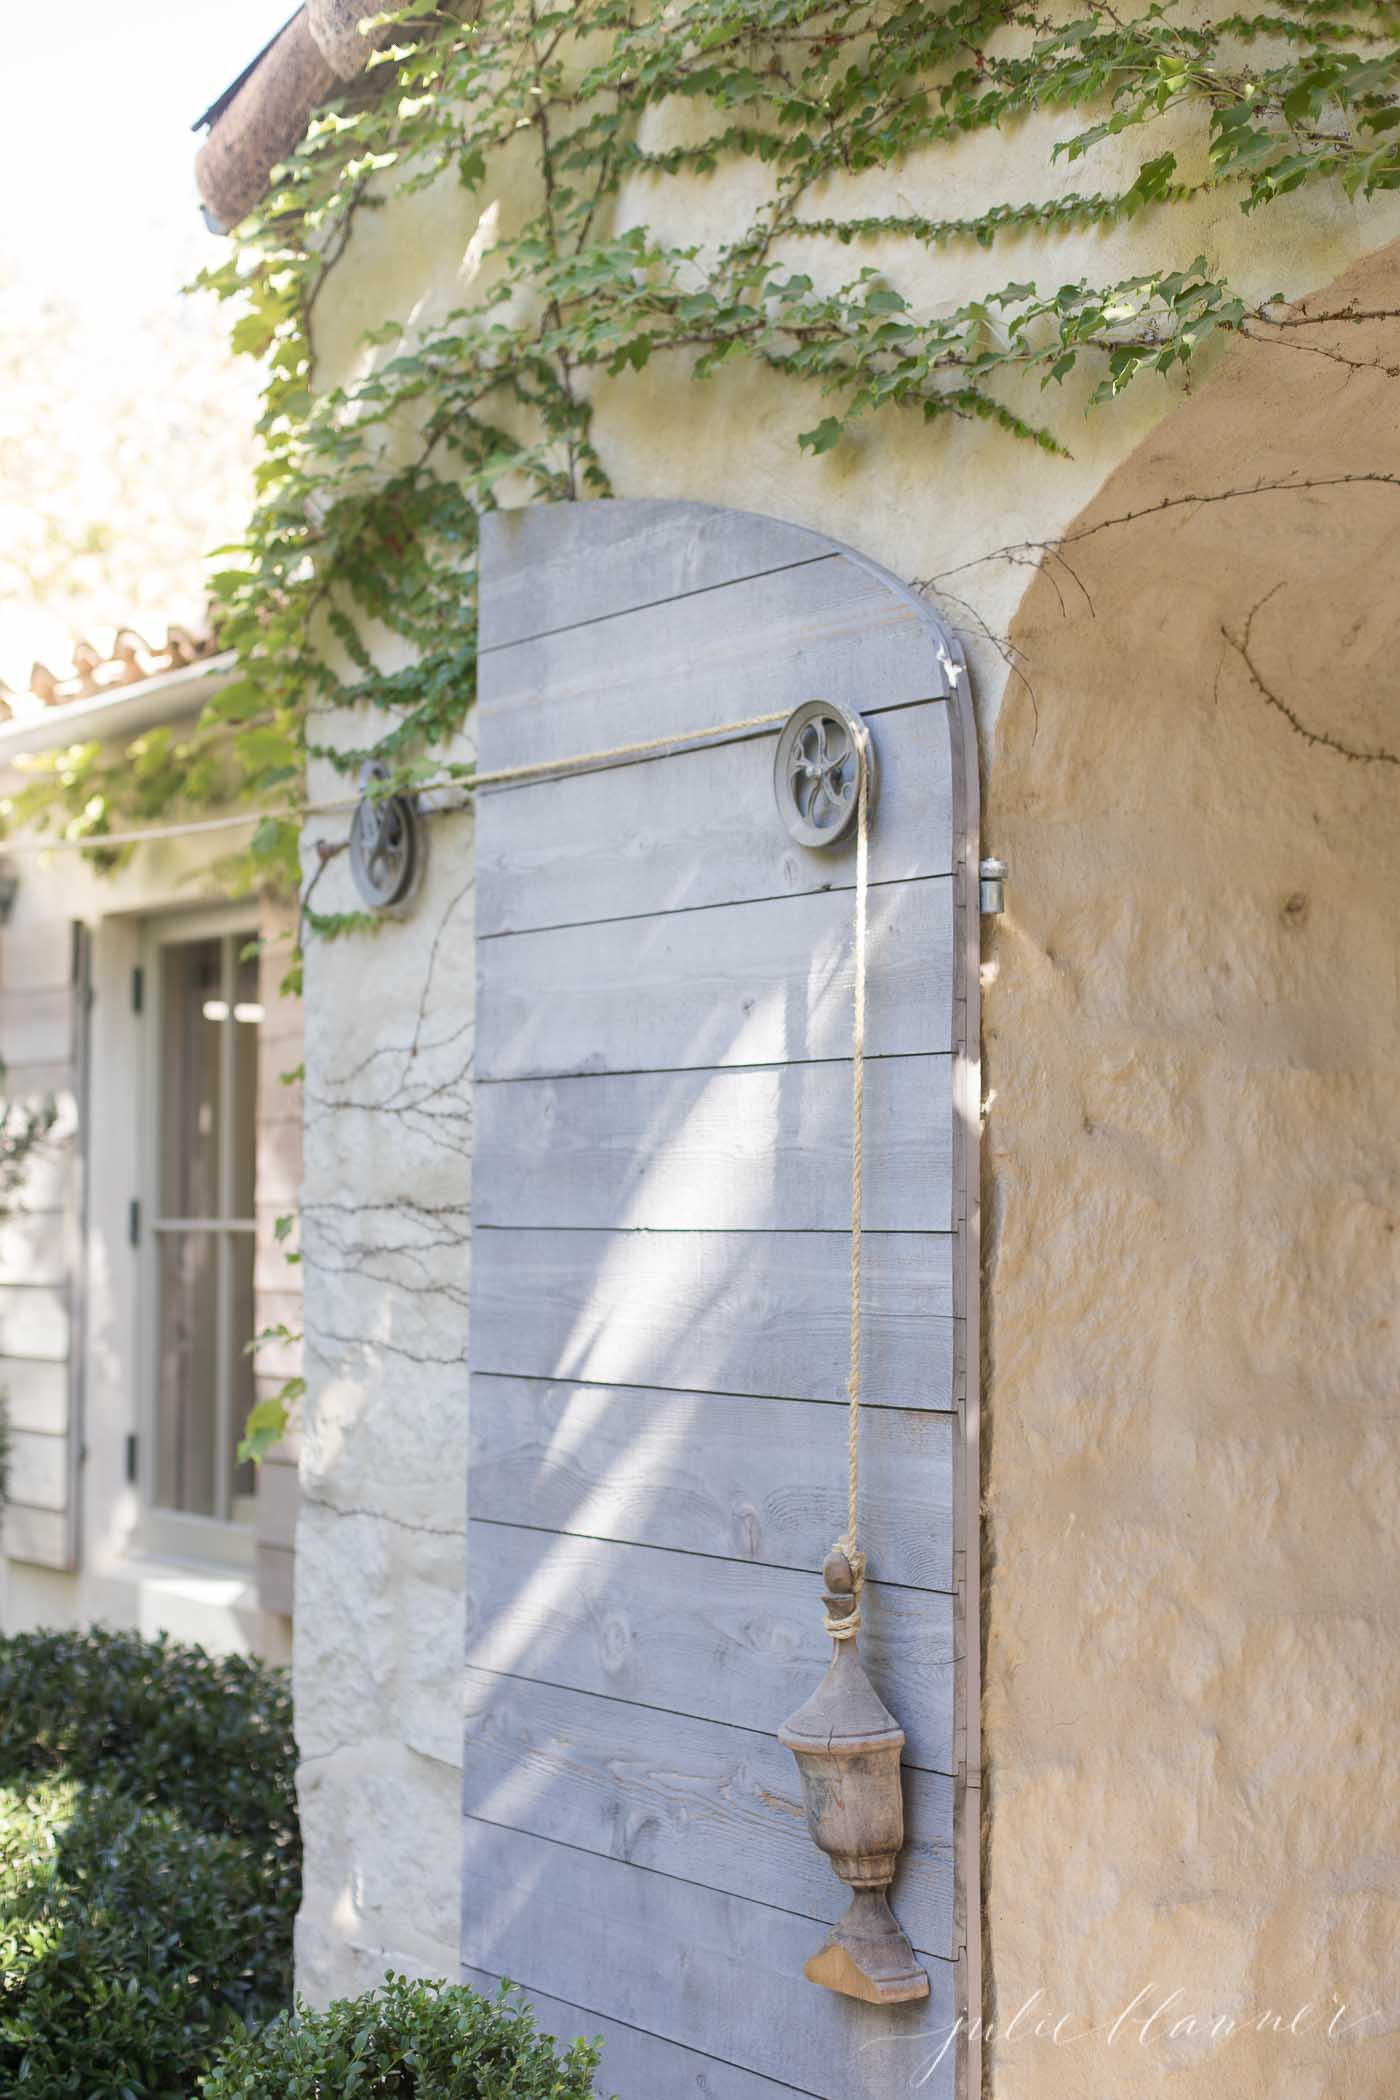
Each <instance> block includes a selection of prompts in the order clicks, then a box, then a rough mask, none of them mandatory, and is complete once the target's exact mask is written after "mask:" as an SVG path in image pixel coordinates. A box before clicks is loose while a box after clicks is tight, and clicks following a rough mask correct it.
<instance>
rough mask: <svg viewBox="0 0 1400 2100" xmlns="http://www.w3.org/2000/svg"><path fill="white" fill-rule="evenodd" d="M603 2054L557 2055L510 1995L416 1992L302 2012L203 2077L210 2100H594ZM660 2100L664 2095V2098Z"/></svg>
mask: <svg viewBox="0 0 1400 2100" xmlns="http://www.w3.org/2000/svg"><path fill="white" fill-rule="evenodd" d="M597 2066H598V2049H597V2045H596V2044H595V2043H593V2042H590V2041H586V2040H580V2041H575V2042H571V2043H570V2044H569V2045H568V2047H567V2048H566V2049H564V2051H563V2052H562V2054H561V2053H560V2051H559V2050H558V2049H557V2048H556V2046H555V2044H554V2042H553V2041H551V2040H550V2038H549V2037H548V2036H547V2035H542V2034H541V2033H540V2032H539V2030H538V2028H537V2027H536V2025H535V2021H534V2017H533V2015H532V2013H531V2012H530V2010H529V2008H528V2007H527V2006H525V2005H522V2004H520V2003H519V2002H518V2001H513V2000H512V1998H511V1997H510V1995H509V1993H508V1992H507V1990H506V1989H505V1987H502V1990H501V1993H500V1995H499V1996H498V1997H496V1998H483V1997H482V1996H481V1995H480V1993H478V1992H476V1991H472V1990H468V1989H467V1987H466V1986H465V1985H464V1984H448V1983H410V1982H409V1980H408V1978H407V1977H404V1976H393V1975H390V1976H389V1977H387V1978H386V1980H385V1983H384V1985H383V1988H382V1989H381V1990H378V1991H367V1992H366V1993H365V1994H364V1996H363V1997H360V1998H343V1999H340V2000H338V2001H337V2003H336V2004H334V2005H332V2006H331V2007H330V2008H329V2010H328V2011H326V2012H313V2011H312V2010H311V2008H310V2007H309V2006H307V2005H304V2004H299V2005H298V2006H297V2008H296V2011H295V2013H294V2014H292V2015H290V2016H286V2017H284V2018H282V2019H280V2020H276V2021H274V2022H273V2023H272V2025H271V2026H269V2027H267V2028H265V2029H264V2030H263V2032H262V2033H261V2034H258V2035H247V2036H244V2037H242V2038H240V2039H238V2040H236V2041H234V2042H233V2043H232V2044H231V2045H230V2046H229V2047H228V2048H227V2049H226V2050H225V2052H224V2054H223V2055H222V2057H221V2058H220V2059H219V2062H218V2064H217V2065H216V2066H215V2068H214V2070H213V2071H212V2072H211V2073H210V2075H209V2076H208V2077H207V2078H206V2079H205V2080H204V2084H203V2088H202V2091H203V2096H204V2100H593V2093H594V2086H593V2074H594V2072H595V2070H596V2069H597ZM658 2100H660V2096H658Z"/></svg>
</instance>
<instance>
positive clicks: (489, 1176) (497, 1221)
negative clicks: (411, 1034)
mask: <svg viewBox="0 0 1400 2100" xmlns="http://www.w3.org/2000/svg"><path fill="white" fill-rule="evenodd" d="M475 1130H476V1152H475V1165H474V1169H473V1176H472V1208H473V1215H474V1216H475V1217H476V1219H477V1220H478V1222H479V1223H481V1224H483V1225H596V1226H604V1225H623V1226H629V1227H633V1228H637V1227H646V1228H648V1229H650V1230H652V1231H667V1232H674V1231H679V1230H682V1229H684V1228H687V1227H688V1228H690V1229H691V1230H693V1231H705V1232H714V1231H764V1230H776V1231H794V1232H809V1231H822V1232H839V1231H840V1230H841V1229H842V1228H843V1226H845V1225H846V1224H847V1223H848V1222H849V1218H850V1203H851V1197H850V1172H851V1068H850V1065H849V1064H848V1063H832V1064H819V1065H759V1066H738V1067H730V1068H729V1069H727V1070H720V1071H717V1072H694V1073H691V1072H680V1073H676V1072H636V1073H625V1074H619V1075H611V1076H607V1075H599V1076H598V1077H581V1078H570V1079H523V1080H511V1081H506V1082H504V1083H502V1084H499V1085H496V1086H486V1087H482V1088H481V1089H480V1090H479V1091H478V1093H477V1095H476V1126H475ZM952 1150H953V1108H952V1061H951V1059H949V1058H947V1057H900V1058H874V1059H871V1060H869V1061H868V1062H867V1064H866V1068H865V1118H864V1152H865V1169H864V1184H865V1222H866V1225H867V1227H868V1228H869V1230H870V1231H872V1232H946V1231H948V1230H949V1228H950V1226H951V1223H952V1218H951V1208H952V1205H951V1192H952Z"/></svg>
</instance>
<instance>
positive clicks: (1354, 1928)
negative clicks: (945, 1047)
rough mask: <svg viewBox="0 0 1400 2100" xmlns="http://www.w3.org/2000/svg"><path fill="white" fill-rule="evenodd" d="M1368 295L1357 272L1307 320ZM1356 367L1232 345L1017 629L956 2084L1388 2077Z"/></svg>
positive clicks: (1391, 1289) (1379, 948)
mask: <svg viewBox="0 0 1400 2100" xmlns="http://www.w3.org/2000/svg"><path fill="white" fill-rule="evenodd" d="M1398 293H1400V254H1397V252H1396V251H1394V250H1391V251H1388V252H1386V253H1385V254H1384V255H1382V256H1380V257H1378V258H1376V259H1375V260H1373V261H1372V262H1370V263H1367V264H1365V265H1363V266H1361V267H1360V268H1358V269H1357V270H1355V271H1353V272H1352V273H1351V274H1350V275H1349V276H1348V277H1347V278H1346V279H1344V280H1343V282H1342V283H1341V284H1340V285H1338V286H1336V287H1335V288H1333V289H1332V290H1331V291H1329V292H1328V293H1327V295H1326V296H1325V298H1324V299H1320V300H1317V301H1315V302H1314V306H1315V308H1316V309H1317V310H1319V311H1320V310H1323V309H1324V308H1327V309H1332V308H1339V307H1341V306H1343V305H1345V304H1348V303H1355V304H1356V305H1357V306H1359V307H1362V308H1381V309H1391V310H1394V309H1396V308H1397V306H1400V298H1397V294H1398ZM1303 344H1306V346H1307V347H1306V348H1304V347H1302V345H1303ZM1338 357H1340V358H1344V359H1345V360H1347V362H1345V363H1338V362H1336V361H1335V359H1336V358H1338ZM1397 362H1400V333H1398V332H1397V326H1396V323H1395V322H1394V321H1388V322H1385V323H1383V324H1381V325H1379V326H1376V327H1372V328H1357V327H1354V326H1353V327H1332V328H1312V329H1308V330H1307V331H1304V332H1300V343H1299V347H1298V348H1296V349H1274V348H1257V349H1253V348H1250V349H1241V350H1237V351H1236V352H1235V353H1233V354H1232V357H1231V360H1230V363H1229V366H1228V369H1227V370H1226V371H1225V372H1223V373H1222V374H1221V375H1220V376H1219V377H1218V378H1217V379H1216V381H1215V382H1214V384H1213V385H1212V386H1210V387H1208V388H1206V389H1205V390H1203V392H1202V393H1201V395H1200V398H1199V399H1198V400H1196V401H1194V402H1191V403H1190V404H1188V405H1187V406H1185V407H1183V408H1181V409H1179V410H1178V411H1177V412H1176V413H1175V414H1174V415H1173V416H1172V417H1170V418H1169V419H1168V421H1167V422H1165V423H1164V424H1163V425H1162V426H1161V427H1160V429H1158V430H1157V431H1156V432H1155V433H1154V435H1153V437H1152V438H1151V439H1150V440H1149V441H1148V443H1147V444H1145V445H1144V446H1143V447H1142V448H1141V449H1140V450H1139V451H1138V452H1136V453H1135V454H1134V455H1133V457H1132V458H1131V459H1130V460H1129V461H1128V462H1127V463H1126V464H1125V465H1124V467H1123V468H1122V469H1121V470H1120V471H1119V472H1118V473H1117V474H1116V475H1114V476H1113V477H1112V478H1111V480H1110V481H1109V482H1108V484H1107V486H1106V487H1105V489H1104V490H1103V492H1102V494H1101V495H1100V496H1099V497H1098V498H1096V500H1095V502H1094V503H1093V504H1092V505H1091V506H1090V508H1089V509H1088V510H1087V511H1086V512H1085V513H1084V514H1083V516H1082V517H1081V518H1080V519H1079V520H1078V521H1077V522H1076V525H1075V526H1074V528H1073V529H1072V532H1071V536H1070V541H1069V544H1068V545H1067V546H1066V547H1065V549H1064V551H1063V558H1062V559H1061V560H1057V561H1055V562H1053V563H1052V564H1051V565H1050V566H1049V568H1048V569H1047V571H1046V573H1045V574H1044V576H1043V577H1041V578H1038V579H1037V581H1036V582H1035V583H1034V585H1033V586H1032V588H1031V590H1030V592H1029V593H1028V595H1027V599H1026V603H1025V605H1024V606H1023V608H1022V611H1021V613H1020V615H1019V617H1018V619H1017V622H1016V627H1015V641H1016V643H1017V646H1018V648H1019V649H1020V650H1021V651H1023V652H1024V662H1025V668H1026V680H1027V681H1028V683H1024V684H1017V685H1013V687H1012V689H1011V690H1010V691H1009V692H1008V695H1007V698H1006V702H1005V705H1004V708H1003V712H1002V717H1001V722H1000V726H999V730H998V735H997V741H996V747H995V752H994V759H993V764H992V768H991V781H990V792H989V796H988V805H989V806H988V817H987V843H988V845H989V847H990V848H991V849H993V850H995V851H997V852H999V853H1000V854H1001V855H1002V856H1003V858H1005V859H1006V860H1008V861H1009V862H1010V864H1011V869H1012V878H1011V883H1010V887H1009V909H1008V912H1007V914H1006V916H1005V918H1004V919H1003V920H1002V921H1001V922H1000V924H999V926H998V928H997V932H996V936H995V940H994V942H993V944H992V948H991V956H990V961H989V962H988V964H987V965H986V966H985V970H984V974H985V976H986V978H987V984H986V990H985V1006H984V1029H985V1041H986V1064H985V1068H984V1080H985V1084H986V1086H987V1088H988V1090H989V1091H990V1094H991V1096H992V1103H991V1109H990V1114H989V1116H988V1122H987V1151H986V1162H985V1163H986V1186H987V1192H988V1197H989V1206H990V1217H989V1223H990V1231H989V1235H988V1257H987V1262H988V1265H987V1275H986V1293H985V1306H986V1318H987V1362H988V1371H989V1378H988V1415H987V1420H988V1432H989V1437H988V1441H989V1454H988V1471H987V1507H988V1517H987V1556H988V1563H989V1579H988V1583H987V1600H988V1635H987V1695H986V1720H987V1742H986V1749H987V1761H988V1770H989V1779H990V1822H989V1830H990V1859H989V1864H990V1874H989V1883H988V1891H987V1895H988V1913H989V1954H990V1965H989V1966H990V1975H991V1977H992V1979H993V1984H994V1990H995V2014H996V2016H997V2018H998V2020H999V2021H1000V2022H1002V2023H1014V2020H1015V2015H1016V2013H1017V2011H1018V2009H1019V2008H1021V2007H1022V2006H1023V2005H1025V2004H1026V2003H1027V2001H1032V2000H1033V2001H1034V2003H1033V2006H1032V2010H1031V2011H1030V2012H1029V2013H1027V2014H1025V2015H1024V2016H1023V2017H1022V2019H1021V2021H1020V2023H1019V2025H1014V2024H1013V2025H1012V2026H1011V2027H1010V2028H1008V2029H1006V2030H1005V2032H1004V2036H1003V2039H1002V2041H1001V2042H1000V2043H999V2044H998V2043H996V2042H995V2041H994V2043H993V2046H992V2049H991V2052H990V2060H991V2064H992V2073H993V2090H994V2091H995V2093H996V2094H997V2100H1078V2096H1081V2095H1082V2096H1083V2100H1103V2096H1105V2095H1106V2094H1107V2093H1109V2092H1111V2093H1112V2094H1113V2096H1114V2100H1135V2096H1137V2095H1139V2094H1147V2093H1149V2092H1157V2091H1160V2090H1161V2089H1162V2087H1163V2082H1164V2078H1165V2075H1166V2074H1167V2073H1168V2072H1170V2073H1172V2074H1174V2075H1172V2077H1171V2079H1170V2091H1171V2092H1172V2094H1173V2095H1180V2096H1181V2100H1207V2096H1209V2100H1217V2096H1218V2100H1225V2096H1227V2095H1228V2096H1229V2100H1322V2096H1324V2095H1326V2096H1328V2100H1331V2096H1334V2095H1342V2094H1345V2095H1347V2096H1348V2100H1392V2096H1393V2095H1394V2093H1395V2090H1396V2073H1397V2066H1400V1999H1397V1996H1396V1991H1395V1977H1394V1948H1395V1944H1396V1938H1397V1933H1400V1849H1397V1837H1396V1828H1395V1822H1394V1816H1393V1813H1392V1808H1393V1804H1394V1801H1395V1799H1396V1793H1397V1785H1400V1764H1397V1751H1396V1742H1397V1737H1400V1661H1397V1656H1400V1592H1398V1591H1397V1586H1396V1581H1395V1573H1396V1569H1395V1509H1396V1503H1397V1488H1400V1379H1398V1378H1397V1370H1398V1369H1400V1365H1398V1364H1397V1352H1396V1335H1395V1324H1394V1322H1395V1308H1396V1303H1397V1294H1400V1230H1398V1229H1397V1227H1398V1225H1400V1216H1398V1214H1400V1087H1397V1084H1396V1066H1395V1043H1396V1030H1397V1022H1400V973H1398V972H1397V961H1398V960H1400V956H1398V954H1397V919H1396V901H1397V898H1400V706H1397V701H1396V674H1395V666H1396V663H1397V660H1398V659H1400V594H1397V590H1396V581H1395V579H1396V575H1397V573H1398V571H1400V448H1397V445H1396V440H1395V434H1394V432H1395V425H1394V406H1393V401H1394V391H1395V381H1394V379H1393V377H1392V376H1391V374H1390V371H1389V369H1388V368H1389V367H1391V366H1393V365H1394V364H1396V363H1397ZM1372 474H1376V475H1378V476H1379V478H1378V479H1376V480H1374V481H1369V480H1366V479H1365V478H1364V477H1366V476H1369V475H1372ZM1350 475H1356V476H1361V477H1363V479H1362V480H1361V481H1359V482H1350V483H1343V484H1342V485H1338V477H1343V476H1350ZM1280 481H1282V482H1286V483H1289V484H1291V486H1289V487H1288V488H1286V489H1282V490H1280V489H1276V488H1275V489H1271V488H1270V486H1269V485H1270V484H1275V483H1278V482H1280ZM1256 484H1262V485H1263V492H1261V493H1257V494H1249V493H1247V492H1248V491H1250V490H1251V489H1253V488H1254V487H1255V485H1256ZM1308 484H1313V485H1311V486H1309V485H1308ZM1231 489H1233V490H1235V491H1241V492H1245V493H1238V494H1236V495H1235V496H1233V497H1231V498H1230V499H1229V500H1223V501H1220V502H1215V503H1210V504H1191V503H1187V504H1184V505H1179V504H1178V499H1179V498H1181V497H1183V496H1187V495H1191V494H1193V493H1199V494H1208V493H1217V492H1221V491H1225V490H1231ZM1163 502H1165V503H1166V504H1167V505H1168V506H1169V507H1168V508H1165V509H1154V508H1153V506H1157V505H1159V504H1162V503H1163ZM1144 509H1146V510H1147V511H1148V513H1149V515H1148V516H1147V517H1145V518H1139V519H1137V520H1136V521H1135V522H1127V523H1117V524H1115V523H1113V522H1112V521H1113V520H1115V519H1121V518H1123V517H1124V514H1128V513H1134V512H1141V511H1143V510H1144ZM1362 754H1371V755H1370V756H1364V755H1362ZM1037 1992H1040V1993H1041V1994H1042V1996H1041V1997H1040V1998H1039V1999H1038V2000H1037V1999H1035V1996H1034V1994H1036V1993H1037ZM1140 1993H1141V1994H1143V1995H1141V1996H1139V1994H1140ZM1172 1993H1179V1994H1180V1995H1179V1997H1176V1998H1171V1995H1170V1994H1172ZM1135 2001H1136V2002H1135ZM1167 2001H1169V2002H1168V2010H1167V2011H1166V2014H1165V2016H1164V2017H1163V2018H1161V2019H1159V2020H1157V2021H1156V2022H1155V2023H1153V2024H1151V2025H1150V2026H1149V2028H1148V2030H1147V2032H1146V2034H1145V2035H1144V2033H1143V2031H1142V2026H1141V2023H1142V2022H1143V2021H1144V2020H1145V2019H1146V2018H1147V2017H1148V2015H1149V2014H1151V2013H1153V2012H1154V2011H1155V2010H1156V2009H1157V2008H1158V2007H1159V2006H1161V2005H1162V2004H1163V2003H1164V2002H1167ZM1339 2004H1345V2005H1346V2007H1347V2008H1348V2010H1347V2012H1346V2014H1345V2015H1344V2019H1345V2021H1346V2022H1348V2023H1349V2022H1351V2021H1363V2022H1364V2024H1362V2025H1360V2026H1359V2027H1357V2028H1355V2029H1349V2031H1348V2032H1347V2034H1346V2035H1345V2036H1344V2035H1343V2034H1342V2032H1341V2031H1340V2030H1339V2031H1338V2033H1337V2034H1335V2035H1333V2036H1331V2037H1329V2035H1328V2033H1327V2028H1328V2023H1329V2022H1330V2021H1331V2020H1332V2018H1333V2017H1334V2015H1335V2014H1336V2011H1337V2007H1338V2005H1339ZM1309 2005H1311V2006H1312V2007H1313V2008H1314V2011H1313V2012H1312V2013H1311V2014H1309V2015H1307V2016H1305V2017H1304V2018H1303V2019H1302V2020H1301V2021H1300V2022H1299V2024H1298V2028H1297V2031H1296V2032H1294V2033H1290V2034H1286V2035H1280V2034H1278V2033H1277V2032H1275V2031H1274V2029H1273V2025H1272V2023H1270V2022H1267V2021H1266V2023H1265V2031H1264V2032H1263V2033H1260V2032H1259V2031H1258V2028H1257V2022H1258V2020H1259V2018H1260V2016H1261V2015H1267V2014H1268V2013H1270V2012H1273V2013H1275V2014H1279V2015H1281V2016H1282V2018H1283V2020H1284V2021H1285V2022H1289V2023H1291V2022H1293V2020H1294V2018H1295V2016H1296V2015H1297V2014H1298V2013H1299V2011H1300V2009H1301V2008H1303V2007H1305V2006H1309ZM1129 2007H1133V2008H1134V2010H1133V2011H1132V2013H1131V2016H1130V2018H1129V2020H1128V2021H1127V2022H1126V2023H1125V2024H1124V2025H1123V2026H1121V2027H1120V2028H1119V2029H1118V2031H1117V2033H1116V2034H1114V2033H1113V2023H1114V2022H1115V2020H1116V2019H1117V2017H1118V2015H1119V2014H1120V2013H1121V2012H1122V2011H1123V2010H1124V2009H1125V2008H1129ZM1066 2014H1067V2015H1069V2016H1070V2021H1069V2024H1068V2025H1067V2026H1066V2028H1065V2029H1064V2030H1063V2033H1062V2038H1061V2045H1060V2046H1058V2047H1057V2046H1055V2045H1054V2044H1053V2043H1052V2042H1051V2041H1049V2040H1048V2039H1046V2038H1044V2037H1043V2036H1042V2037H1039V2038H1038V2037H1037V2035H1036V2033H1035V2031H1034V2028H1035V2021H1036V2019H1037V2018H1038V2017H1040V2016H1042V2015H1043V2016H1045V2017H1047V2018H1048V2019H1052V2020H1053V2019H1056V2018H1058V2017H1059V2016H1060V2015H1066ZM1221 2015H1236V2016H1238V2017H1239V2018H1240V2020H1241V2022H1242V2025H1241V2030H1240V2032H1239V2034H1238V2035H1237V2036H1236V2037H1235V2038H1234V2039H1231V2040H1225V2039H1221V2040H1219V2041H1218V2042H1217V2043H1216V2044H1215V2045H1214V2046H1212V2045H1211V2043H1210V2042H1209V2041H1208V2040H1207V2039H1205V2038H1203V2036H1202V2034H1201V2033H1200V2032H1199V2031H1197V2032H1196V2033H1195V2034H1192V2033H1190V2032H1188V2031H1182V2032H1181V2033H1179V2034H1177V2035H1176V2036H1175V2038H1173V2036H1172V2033H1171V2028H1172V2025H1173V2023H1174V2022H1177V2021H1180V2020H1183V2019H1186V2018H1188V2017H1191V2016H1194V2017H1195V2018H1196V2020H1197V2022H1198V2025H1199V2023H1201V2022H1202V2021H1209V2020H1212V2019H1214V2018H1216V2017H1217V2016H1221ZM1368 2015H1369V2016H1370V2017H1369V2018H1367V2017H1366V2016H1368ZM1251 2017H1252V2018H1253V2020H1254V2021H1255V2022H1256V2026H1255V2027H1254V2028H1253V2029H1251V2028H1250V2027H1249V2025H1248V2022H1249V2020H1250V2019H1251ZM1090 2023H1097V2024H1098V2026H1099V2028H1100V2032H1099V2033H1098V2034H1097V2035H1096V2036H1093V2035H1090V2034H1088V2032H1087V2029H1088V2027H1089V2025H1090Z"/></svg>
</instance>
